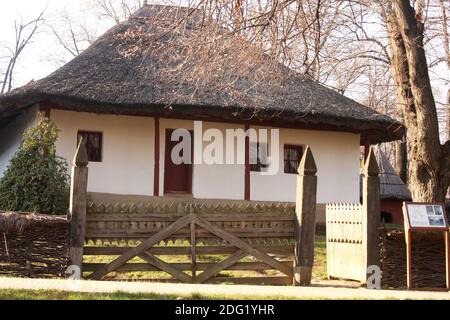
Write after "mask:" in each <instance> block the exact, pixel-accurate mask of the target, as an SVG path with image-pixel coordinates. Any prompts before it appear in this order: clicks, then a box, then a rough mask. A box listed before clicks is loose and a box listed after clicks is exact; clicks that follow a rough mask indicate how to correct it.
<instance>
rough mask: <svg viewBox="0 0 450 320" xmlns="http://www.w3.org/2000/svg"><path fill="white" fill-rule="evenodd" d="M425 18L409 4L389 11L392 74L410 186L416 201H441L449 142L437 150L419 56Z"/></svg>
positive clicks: (397, 2)
mask: <svg viewBox="0 0 450 320" xmlns="http://www.w3.org/2000/svg"><path fill="white" fill-rule="evenodd" d="M423 19H424V16H423V14H422V13H421V11H417V14H416V11H415V10H414V8H413V7H412V5H411V4H410V3H409V0H394V1H392V7H391V8H390V10H389V11H388V30H389V39H390V44H391V50H392V71H393V75H394V79H395V82H396V85H397V100H398V104H399V106H400V107H401V108H402V110H403V115H404V121H405V126H406V127H407V129H408V130H407V142H408V143H407V146H408V157H409V185H410V189H411V192H412V195H413V199H414V200H415V201H426V202H429V201H443V200H444V199H445V194H446V192H447V188H448V185H449V182H450V141H447V142H446V143H445V144H444V145H442V146H441V144H440V137H439V127H438V118H437V112H436V103H435V100H434V96H433V92H432V90H431V82H430V77H429V73H428V64H427V58H426V55H425V50H424V23H423Z"/></svg>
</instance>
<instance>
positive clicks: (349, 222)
mask: <svg viewBox="0 0 450 320" xmlns="http://www.w3.org/2000/svg"><path fill="white" fill-rule="evenodd" d="M363 209H364V208H363V206H362V205H361V204H328V205H327V209H326V212H327V227H326V230H327V261H328V263H327V274H328V276H329V277H330V278H343V279H351V280H358V281H365V280H366V266H365V263H364V247H363V214H364V210H363Z"/></svg>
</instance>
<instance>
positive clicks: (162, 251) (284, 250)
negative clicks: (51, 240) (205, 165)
mask: <svg viewBox="0 0 450 320" xmlns="http://www.w3.org/2000/svg"><path fill="white" fill-rule="evenodd" d="M132 248H133V247H85V248H84V255H86V256H103V255H105V256H114V255H122V254H123V253H125V252H127V251H129V250H131V249H132ZM255 248H256V249H258V250H260V251H263V252H265V253H269V254H278V255H293V254H294V246H293V245H283V246H255ZM238 250H239V249H238V248H236V247H231V246H198V247H196V253H197V255H218V254H233V253H235V252H237V251H238ZM147 252H149V253H151V254H153V255H189V254H191V248H190V247H153V248H151V249H149V250H147Z"/></svg>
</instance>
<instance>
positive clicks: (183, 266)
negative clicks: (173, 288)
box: [83, 261, 293, 272]
mask: <svg viewBox="0 0 450 320" xmlns="http://www.w3.org/2000/svg"><path fill="white" fill-rule="evenodd" d="M280 262H281V263H283V264H285V265H286V266H288V267H292V265H293V261H280ZM215 264H216V263H214V262H197V264H196V270H197V271H205V270H207V269H208V268H211V267H212V266H214V265H215ZM105 265H106V263H83V268H84V269H83V270H84V271H86V272H94V271H97V270H98V269H99V268H102V267H104V266H105ZM170 265H171V266H173V267H174V268H176V269H178V270H181V271H191V270H192V264H191V263H170ZM227 270H233V271H260V270H261V271H263V270H274V269H273V267H271V266H268V265H267V264H265V263H263V262H236V263H235V264H233V265H232V266H229V267H228V268H227ZM137 271H148V272H155V271H161V270H160V269H159V268H157V267H155V266H153V265H151V264H149V263H126V264H124V265H122V266H121V267H119V268H117V269H116V270H115V272H137Z"/></svg>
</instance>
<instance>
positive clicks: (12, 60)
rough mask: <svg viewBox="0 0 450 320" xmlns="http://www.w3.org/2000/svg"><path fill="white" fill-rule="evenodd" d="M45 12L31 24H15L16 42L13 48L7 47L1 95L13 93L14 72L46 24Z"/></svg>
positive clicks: (30, 22)
mask: <svg viewBox="0 0 450 320" xmlns="http://www.w3.org/2000/svg"><path fill="white" fill-rule="evenodd" d="M44 21H45V20H44V11H42V12H41V13H40V14H39V16H38V17H37V18H36V19H34V20H32V21H29V22H17V21H15V22H14V31H15V41H14V45H13V46H11V47H10V46H5V48H6V50H7V51H8V52H9V55H7V56H6V57H4V58H6V59H7V60H8V62H7V64H6V68H5V71H4V72H3V79H2V80H1V82H0V84H1V90H0V94H4V93H6V92H9V91H11V89H12V86H13V79H14V70H15V68H16V66H17V62H18V60H19V57H20V55H21V53H22V52H23V51H24V50H25V48H26V47H27V46H28V45H29V44H30V43H31V41H32V39H33V37H34V36H35V35H36V33H37V32H38V30H39V28H40V27H41V26H42V25H43V23H44Z"/></svg>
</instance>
